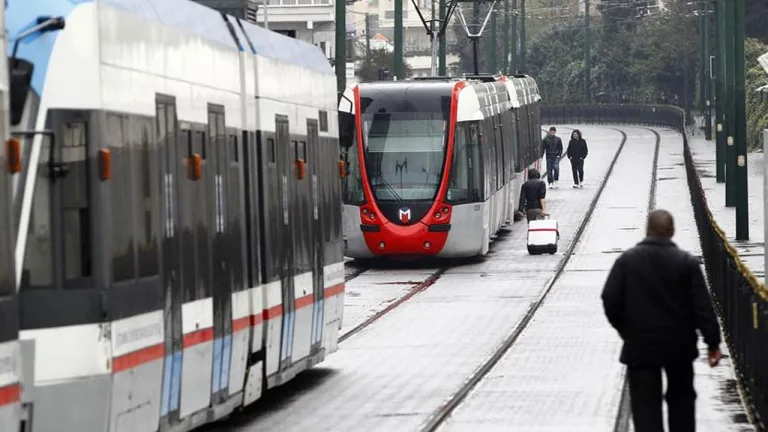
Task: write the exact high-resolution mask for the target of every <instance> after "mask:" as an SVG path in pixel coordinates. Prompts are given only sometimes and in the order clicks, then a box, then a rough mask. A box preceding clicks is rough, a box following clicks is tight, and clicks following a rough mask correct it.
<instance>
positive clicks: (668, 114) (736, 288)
mask: <svg viewBox="0 0 768 432" xmlns="http://www.w3.org/2000/svg"><path fill="white" fill-rule="evenodd" d="M541 115H542V124H583V123H587V124H590V123H592V124H597V123H599V124H611V123H613V124H632V125H644V126H661V127H669V128H672V129H675V130H677V131H678V132H680V133H682V135H683V154H684V158H685V170H686V174H687V180H688V187H689V189H690V193H691V203H692V204H693V210H694V216H695V219H696V225H697V228H698V232H699V241H700V242H701V250H702V255H703V257H704V263H705V268H706V273H707V278H708V282H709V290H710V295H711V298H712V303H713V305H714V307H715V310H716V312H717V315H718V317H719V318H720V322H721V325H722V327H723V333H724V339H725V343H726V344H727V346H728V349H729V351H730V353H731V357H732V360H733V364H734V367H735V369H736V376H737V379H738V384H739V387H740V389H741V393H742V397H743V399H744V404H745V408H746V410H747V414H748V415H749V417H750V420H751V421H752V423H753V424H754V425H755V426H757V428H758V429H759V430H765V426H764V424H765V421H766V419H768V289H766V286H765V285H764V284H763V283H762V282H760V281H759V280H758V279H757V278H756V277H755V275H754V274H753V273H752V271H751V270H750V269H749V268H748V267H747V266H746V265H744V263H743V262H742V261H741V258H740V257H739V255H738V253H737V252H736V249H734V247H733V246H731V244H730V242H729V240H728V237H727V235H726V233H725V232H724V231H723V230H722V229H721V228H720V226H719V225H718V224H717V221H716V220H715V218H714V217H713V216H712V212H711V211H710V209H709V205H708V204H707V197H706V194H705V193H704V189H703V188H702V186H701V179H700V178H699V175H698V172H697V171H696V167H695V166H694V163H693V156H692V154H691V150H690V147H689V145H688V134H687V132H686V126H687V125H689V124H690V123H689V122H688V121H686V116H685V112H684V111H683V110H682V109H680V108H678V107H674V106H668V105H592V106H590V105H582V106H579V105H569V106H542V109H541Z"/></svg>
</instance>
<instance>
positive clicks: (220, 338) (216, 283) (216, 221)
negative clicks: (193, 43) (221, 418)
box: [205, 105, 239, 405]
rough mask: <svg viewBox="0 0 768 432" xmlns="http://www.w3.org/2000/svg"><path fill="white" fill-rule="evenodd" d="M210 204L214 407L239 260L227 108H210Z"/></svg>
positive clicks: (221, 391)
mask: <svg viewBox="0 0 768 432" xmlns="http://www.w3.org/2000/svg"><path fill="white" fill-rule="evenodd" d="M208 136H209V140H210V141H209V142H210V146H209V157H208V161H207V163H208V165H207V169H208V174H207V175H206V176H205V178H206V182H208V185H209V191H210V193H209V195H208V196H209V200H210V201H209V203H210V206H211V207H212V210H213V224H212V226H211V225H209V229H208V232H209V235H211V250H212V261H213V269H212V270H213V285H212V287H213V374H212V377H211V405H216V404H218V403H221V402H223V401H224V399H225V398H226V396H227V395H228V391H227V390H228V387H229V364H230V354H231V347H232V277H233V276H234V275H233V274H232V272H233V270H234V268H233V266H232V262H231V261H232V260H231V259H230V256H237V255H239V254H238V251H236V250H232V249H231V246H233V245H229V244H228V243H229V241H228V237H229V235H228V233H229V231H230V230H231V224H230V223H228V222H229V221H228V217H229V216H228V213H229V210H230V209H229V208H228V205H229V199H228V190H229V185H228V183H229V181H228V179H229V170H228V167H227V165H228V163H227V162H228V159H229V155H228V149H227V147H228V146H227V131H226V130H225V125H224V108H223V107H220V106H216V105H209V107H208Z"/></svg>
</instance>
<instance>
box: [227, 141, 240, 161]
mask: <svg viewBox="0 0 768 432" xmlns="http://www.w3.org/2000/svg"><path fill="white" fill-rule="evenodd" d="M237 151H238V148H237V135H230V136H229V152H230V154H229V160H230V162H235V163H237V162H239V161H240V156H239V155H238V154H237Z"/></svg>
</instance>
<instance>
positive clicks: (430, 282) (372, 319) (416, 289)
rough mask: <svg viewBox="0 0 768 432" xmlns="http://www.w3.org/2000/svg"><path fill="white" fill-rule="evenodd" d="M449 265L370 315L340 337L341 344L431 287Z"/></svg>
mask: <svg viewBox="0 0 768 432" xmlns="http://www.w3.org/2000/svg"><path fill="white" fill-rule="evenodd" d="M448 268H449V267H441V268H439V269H437V271H436V272H434V273H432V274H431V275H430V276H429V277H428V278H426V279H424V281H422V282H421V283H419V284H416V285H414V286H413V287H411V289H410V290H408V292H407V293H406V294H405V295H404V296H401V297H400V298H398V299H397V300H395V301H394V302H392V303H390V304H388V305H387V307H385V308H384V309H381V310H380V311H378V312H376V313H375V314H373V315H371V316H370V317H368V318H367V319H366V320H365V321H363V322H361V323H360V324H358V325H356V326H355V327H354V328H352V329H351V330H349V331H348V332H346V333H344V334H343V335H341V336H340V337H339V344H341V343H342V342H344V341H345V340H347V339H349V338H351V337H352V336H354V335H355V334H357V333H359V332H360V331H361V330H363V329H364V328H366V327H368V326H369V325H371V324H372V323H373V322H375V321H376V320H378V319H379V318H381V317H383V316H384V315H386V314H388V313H389V312H391V311H392V310H394V309H395V308H396V307H398V306H400V305H401V304H403V303H405V302H406V301H407V300H409V299H410V298H411V297H413V296H415V295H416V294H418V293H420V292H422V291H424V290H426V289H427V288H429V287H431V286H432V285H434V284H435V282H437V280H438V279H440V276H442V275H443V273H445V272H446V271H447V270H448Z"/></svg>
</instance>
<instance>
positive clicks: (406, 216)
mask: <svg viewBox="0 0 768 432" xmlns="http://www.w3.org/2000/svg"><path fill="white" fill-rule="evenodd" d="M398 214H399V215H400V222H402V223H408V221H410V220H411V209H409V208H407V207H403V208H401V209H400V210H399V212H398Z"/></svg>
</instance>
